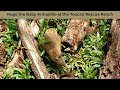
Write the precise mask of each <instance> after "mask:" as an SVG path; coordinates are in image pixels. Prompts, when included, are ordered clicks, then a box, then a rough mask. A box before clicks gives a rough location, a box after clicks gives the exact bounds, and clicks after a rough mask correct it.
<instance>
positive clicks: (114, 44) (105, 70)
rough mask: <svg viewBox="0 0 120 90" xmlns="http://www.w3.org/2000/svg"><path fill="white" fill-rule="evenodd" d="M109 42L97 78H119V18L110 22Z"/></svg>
mask: <svg viewBox="0 0 120 90" xmlns="http://www.w3.org/2000/svg"><path fill="white" fill-rule="evenodd" d="M110 34H111V42H110V46H109V50H108V52H107V55H106V59H104V61H103V67H102V69H101V70H100V73H99V79H120V20H113V21H112V24H111V30H110Z"/></svg>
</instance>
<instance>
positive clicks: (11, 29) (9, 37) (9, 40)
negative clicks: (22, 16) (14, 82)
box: [0, 19, 34, 79]
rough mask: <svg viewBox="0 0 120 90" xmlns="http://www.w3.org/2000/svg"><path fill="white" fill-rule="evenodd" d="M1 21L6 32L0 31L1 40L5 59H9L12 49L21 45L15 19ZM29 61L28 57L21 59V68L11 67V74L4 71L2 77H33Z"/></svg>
mask: <svg viewBox="0 0 120 90" xmlns="http://www.w3.org/2000/svg"><path fill="white" fill-rule="evenodd" d="M3 22H4V23H5V24H6V25H7V31H6V32H0V34H2V37H1V40H2V42H3V44H4V47H5V51H6V57H7V58H6V60H7V61H10V60H11V58H12V55H13V52H14V50H16V49H17V48H20V47H22V46H21V40H20V37H19V35H18V31H17V20H16V19H4V20H3ZM30 68H31V67H30V63H29V60H28V59H25V60H24V61H23V68H22V69H21V68H16V67H14V68H13V71H14V72H13V75H12V76H10V75H9V74H7V73H4V77H3V78H4V79H31V78H32V79H33V78H34V76H33V75H31V74H30V72H31V70H30Z"/></svg>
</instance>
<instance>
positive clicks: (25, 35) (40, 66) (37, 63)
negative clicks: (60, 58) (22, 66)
mask: <svg viewBox="0 0 120 90" xmlns="http://www.w3.org/2000/svg"><path fill="white" fill-rule="evenodd" d="M17 23H18V31H19V35H20V38H21V41H22V45H23V46H24V47H25V48H26V50H25V51H26V54H27V56H28V58H29V59H30V62H31V68H32V71H33V72H34V75H35V77H36V78H37V79H50V74H49V73H48V72H47V69H46V66H45V64H44V62H43V60H42V58H41V57H40V55H39V50H38V46H36V44H35V39H34V36H33V35H32V33H31V28H30V27H29V26H28V24H27V21H26V20H25V19H18V21H17Z"/></svg>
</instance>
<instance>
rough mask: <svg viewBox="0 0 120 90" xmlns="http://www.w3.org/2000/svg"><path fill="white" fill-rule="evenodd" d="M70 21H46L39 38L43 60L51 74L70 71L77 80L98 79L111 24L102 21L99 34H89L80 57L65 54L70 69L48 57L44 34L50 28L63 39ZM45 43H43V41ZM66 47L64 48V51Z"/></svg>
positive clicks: (84, 41) (80, 50)
mask: <svg viewBox="0 0 120 90" xmlns="http://www.w3.org/2000/svg"><path fill="white" fill-rule="evenodd" d="M69 21H70V20H69V19H65V20H63V19H50V20H48V19H45V20H44V22H42V24H40V25H41V29H40V30H41V33H40V35H39V37H38V41H40V42H39V43H40V44H39V46H40V51H41V52H42V55H41V56H42V57H43V60H44V62H45V64H46V66H47V70H48V71H49V72H50V73H57V74H64V73H66V72H69V71H70V70H74V71H75V77H76V78H77V79H97V77H98V71H99V69H100V67H101V65H102V60H103V58H104V51H105V50H104V49H105V45H106V44H107V41H108V38H109V37H108V36H109V30H110V24H109V21H108V20H100V22H99V23H98V32H97V33H96V34H89V35H88V36H86V37H85V38H84V40H83V45H82V46H81V47H80V48H79V49H78V52H79V56H78V57H77V58H76V57H75V56H74V55H72V54H71V53H69V52H64V51H62V52H63V54H64V57H65V59H66V62H67V64H69V65H70V68H60V67H57V66H56V65H55V64H54V63H53V62H52V61H51V60H50V59H49V57H48V55H47V53H46V52H45V50H44V48H43V44H44V42H45V41H44V33H45V31H46V30H47V29H48V28H56V30H57V32H58V34H59V35H60V36H61V37H62V36H63V34H64V32H65V31H66V28H67V25H68V23H69ZM91 23H92V24H96V23H97V22H96V20H91ZM41 38H42V39H41ZM42 40H43V42H42V43H41V41H42ZM65 49H66V46H64V50H65Z"/></svg>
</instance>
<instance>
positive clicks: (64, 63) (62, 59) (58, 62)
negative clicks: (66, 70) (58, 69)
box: [56, 56, 67, 67]
mask: <svg viewBox="0 0 120 90" xmlns="http://www.w3.org/2000/svg"><path fill="white" fill-rule="evenodd" d="M56 63H57V64H58V65H60V66H65V67H67V64H66V62H65V58H64V57H63V56H60V57H59V58H58V59H57V60H56Z"/></svg>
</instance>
